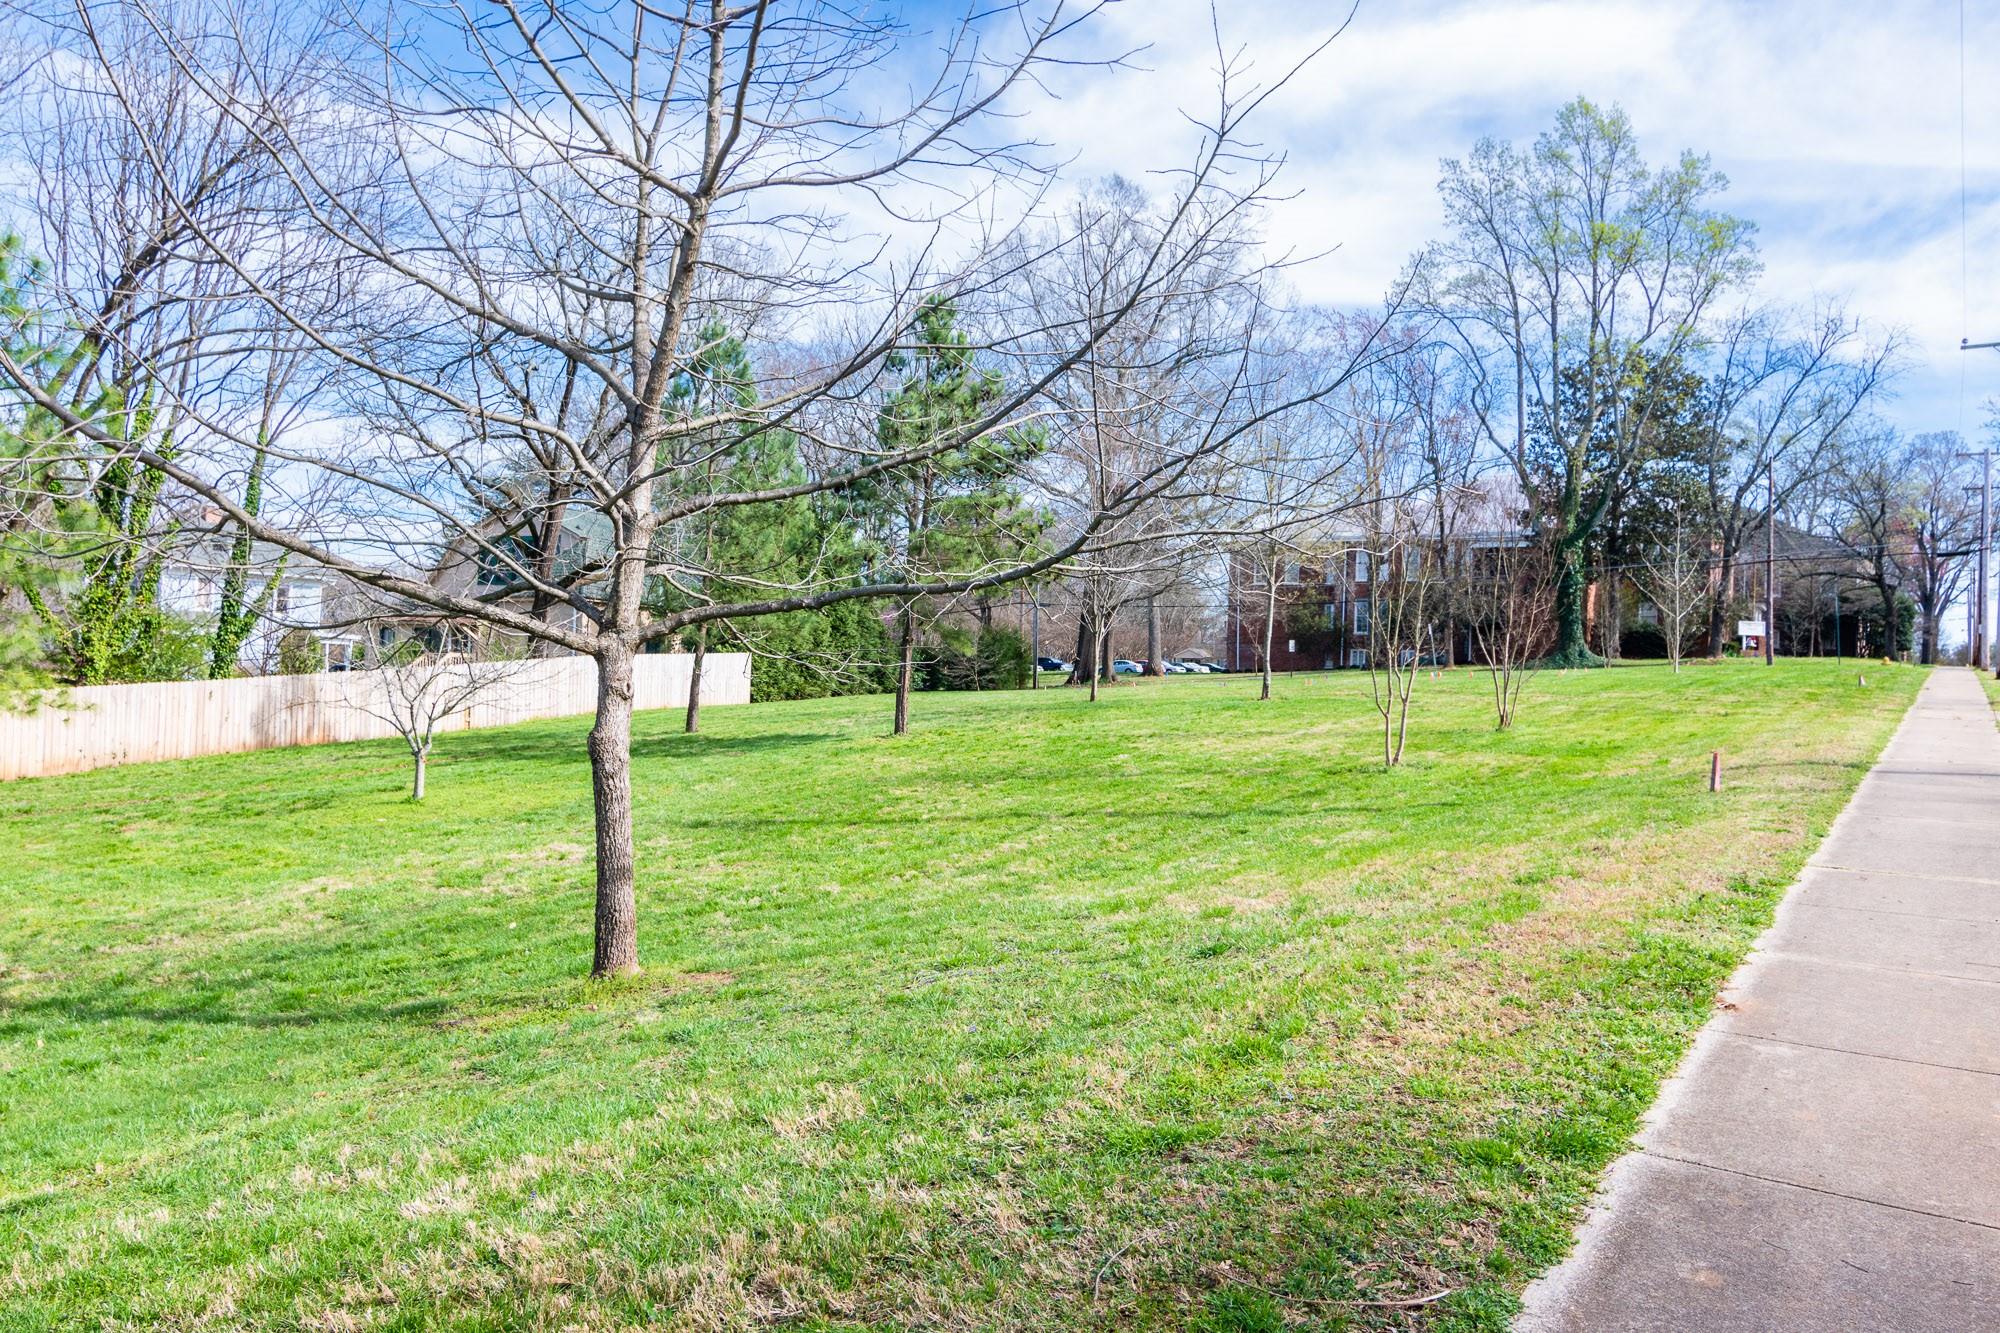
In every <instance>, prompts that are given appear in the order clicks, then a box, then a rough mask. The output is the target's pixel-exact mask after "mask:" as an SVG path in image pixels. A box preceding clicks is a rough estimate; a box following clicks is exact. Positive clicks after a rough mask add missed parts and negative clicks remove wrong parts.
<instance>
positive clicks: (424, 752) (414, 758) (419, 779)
mask: <svg viewBox="0 0 2000 1333" xmlns="http://www.w3.org/2000/svg"><path fill="white" fill-rule="evenodd" d="M430 757H431V747H430V746H428V745H426V746H425V747H424V748H423V749H421V750H412V751H411V752H410V762H411V765H412V771H411V773H410V799H411V800H413V801H421V800H423V799H424V779H425V777H426V776H427V774H426V772H425V770H426V768H427V767H428V766H429V760H430Z"/></svg>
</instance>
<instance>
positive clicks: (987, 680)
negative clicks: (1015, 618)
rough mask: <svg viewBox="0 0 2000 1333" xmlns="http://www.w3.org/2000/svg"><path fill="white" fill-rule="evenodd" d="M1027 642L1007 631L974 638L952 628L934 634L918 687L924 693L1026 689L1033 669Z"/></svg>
mask: <svg viewBox="0 0 2000 1333" xmlns="http://www.w3.org/2000/svg"><path fill="white" fill-rule="evenodd" d="M1034 665H1035V659H1034V654H1033V653H1032V652H1030V651H1029V648H1028V641H1027V640H1026V639H1023V638H1022V637H1021V636H1020V635H1018V634H1016V633H1014V631H1012V630H1007V629H999V628H997V627H996V628H993V629H985V630H981V631H980V632H979V634H978V635H977V636H974V635H973V634H972V632H971V631H969V630H963V629H957V628H953V627H946V628H941V629H939V630H938V631H937V636H936V642H935V643H933V644H932V645H931V647H930V649H929V651H928V652H927V653H926V654H925V656H924V662H923V666H922V671H921V673H920V674H919V676H918V679H917V686H918V688H920V689H925V690H1020V689H1026V688H1027V685H1028V677H1029V673H1030V672H1031V671H1033V670H1034Z"/></svg>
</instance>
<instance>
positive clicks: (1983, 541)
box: [1959, 449, 1993, 670]
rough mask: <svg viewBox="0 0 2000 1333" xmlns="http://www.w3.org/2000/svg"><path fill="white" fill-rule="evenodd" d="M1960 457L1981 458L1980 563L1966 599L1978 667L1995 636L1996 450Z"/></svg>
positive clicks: (1968, 657)
mask: <svg viewBox="0 0 2000 1333" xmlns="http://www.w3.org/2000/svg"><path fill="white" fill-rule="evenodd" d="M1959 457H1960V458H1976V459H1978V460H1979V466H1980V476H1979V562H1978V564H1977V565H1976V566H1975V567H1974V571H1973V585H1972V586H1973V592H1972V595H1971V596H1970V597H1968V598H1966V608H1965V613H1966V618H1967V620H1968V622H1969V623H1968V624H1967V626H1966V644H1965V661H1966V665H1968V666H1970V667H1973V668H1974V669H1975V670H1976V669H1978V668H1981V667H1984V666H1985V665H1986V658H1987V656H1988V654H1987V640H1988V639H1989V638H1991V637H1992V627H1991V625H1990V623H1989V622H1988V620H1987V615H1986V612H1987V605H1986V590H1987V588H1988V586H1989V585H1988V584H1987V582H1986V554H1987V549H1988V548H1989V547H1990V546H1992V544H1993V451H1992V450H1991V449H1980V450H1978V451H1976V452H1965V453H1961V454H1959Z"/></svg>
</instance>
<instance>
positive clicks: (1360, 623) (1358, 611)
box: [1354, 597, 1369, 634]
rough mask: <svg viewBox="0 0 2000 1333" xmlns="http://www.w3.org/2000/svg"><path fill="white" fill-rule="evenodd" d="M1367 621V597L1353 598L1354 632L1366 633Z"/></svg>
mask: <svg viewBox="0 0 2000 1333" xmlns="http://www.w3.org/2000/svg"><path fill="white" fill-rule="evenodd" d="M1368 623H1369V615H1368V599H1367V598H1366V597H1357V598H1355V599H1354V632H1355V633H1356V634H1366V633H1367V632H1368Z"/></svg>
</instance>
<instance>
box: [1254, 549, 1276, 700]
mask: <svg viewBox="0 0 2000 1333" xmlns="http://www.w3.org/2000/svg"><path fill="white" fill-rule="evenodd" d="M1270 584H1271V586H1270V588H1269V589H1268V590H1267V592H1266V595H1265V597H1264V663H1263V665H1264V685H1263V689H1262V691H1261V692H1260V693H1259V694H1258V695H1257V697H1258V698H1259V699H1268V698H1270V697H1271V639H1272V637H1273V636H1274V635H1275V634H1276V633H1277V632H1278V575H1277V570H1276V569H1275V568H1274V569H1273V570H1272V571H1271V579H1270Z"/></svg>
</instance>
